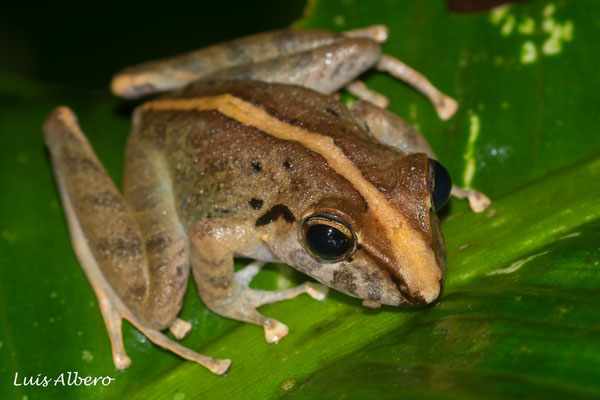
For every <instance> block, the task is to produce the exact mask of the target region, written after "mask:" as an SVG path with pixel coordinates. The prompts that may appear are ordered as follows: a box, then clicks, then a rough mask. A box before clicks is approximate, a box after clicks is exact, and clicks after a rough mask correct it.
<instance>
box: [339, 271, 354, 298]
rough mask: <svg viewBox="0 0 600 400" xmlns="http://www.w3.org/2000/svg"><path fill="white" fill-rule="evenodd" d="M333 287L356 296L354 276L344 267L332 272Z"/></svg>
mask: <svg viewBox="0 0 600 400" xmlns="http://www.w3.org/2000/svg"><path fill="white" fill-rule="evenodd" d="M333 285H334V286H336V287H337V288H339V289H340V290H342V291H344V292H347V293H350V294H356V283H355V282H354V275H353V274H352V272H350V270H349V269H347V268H346V267H342V268H341V269H338V270H336V271H333Z"/></svg>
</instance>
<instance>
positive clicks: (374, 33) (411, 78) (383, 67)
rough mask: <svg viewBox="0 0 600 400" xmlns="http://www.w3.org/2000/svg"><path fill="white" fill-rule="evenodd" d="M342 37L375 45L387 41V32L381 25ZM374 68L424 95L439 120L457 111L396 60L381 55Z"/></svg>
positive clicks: (418, 73)
mask: <svg viewBox="0 0 600 400" xmlns="http://www.w3.org/2000/svg"><path fill="white" fill-rule="evenodd" d="M344 35H346V36H347V37H349V38H357V39H370V40H373V41H375V42H377V43H383V42H385V41H386V40H387V37H388V30H387V27H385V26H383V25H374V26H370V27H367V28H362V29H355V30H352V31H348V32H344ZM375 68H376V69H378V70H379V71H384V72H387V73H389V74H390V75H392V76H393V77H394V78H397V79H400V80H401V81H404V82H406V83H408V84H409V85H411V86H412V87H414V88H415V89H417V90H418V91H419V92H421V93H422V94H423V95H425V96H426V97H427V98H428V99H429V100H430V101H431V103H432V104H433V106H434V108H435V110H436V112H437V114H438V116H439V117H440V118H441V119H443V120H447V119H449V118H450V117H452V116H453V115H454V113H456V110H457V109H458V103H457V102H456V100H454V99H452V98H451V97H449V96H447V95H445V94H444V93H442V92H440V91H439V90H438V89H437V88H436V87H435V86H433V84H432V83H431V82H430V81H429V80H428V79H427V78H426V77H425V76H424V75H423V74H421V73H420V72H418V71H416V70H414V69H412V68H411V67H409V66H408V65H406V64H405V63H403V62H402V61H400V60H398V59H397V58H394V57H392V56H390V55H387V54H383V55H382V56H381V57H380V59H379V61H378V62H377V64H376V65H375ZM353 94H354V93H353ZM355 95H356V94H355ZM371 96H372V95H371ZM357 97H359V98H360V99H362V100H367V101H370V99H369V98H368V97H362V96H360V95H357ZM374 104H377V103H374ZM377 105H379V104H377Z"/></svg>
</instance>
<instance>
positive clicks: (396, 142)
mask: <svg viewBox="0 0 600 400" xmlns="http://www.w3.org/2000/svg"><path fill="white" fill-rule="evenodd" d="M351 110H352V113H353V114H354V115H355V116H356V117H357V118H358V119H359V120H361V121H362V122H363V123H364V124H365V125H366V127H367V129H368V130H369V132H370V133H371V134H372V135H373V136H374V137H375V138H376V139H377V140H378V141H380V142H381V143H385V144H387V145H390V146H394V147H397V148H399V149H400V150H402V151H403V152H405V153H407V154H410V153H425V154H427V156H428V157H429V158H432V159H434V160H436V159H437V157H436V155H435V153H434V152H433V149H432V148H431V146H429V143H427V140H426V139H425V138H424V137H423V135H422V134H421V133H420V132H419V131H418V130H416V129H415V128H414V127H413V126H412V125H411V124H409V123H408V122H406V121H405V120H403V119H402V118H400V117H399V116H397V115H396V114H394V113H391V112H389V111H387V110H383V109H381V108H379V107H376V106H374V105H373V104H371V103H370V102H366V101H356V102H354V104H353V105H352V108H351ZM451 195H452V196H454V197H456V198H458V199H468V200H469V205H470V206H471V209H472V210H473V211H474V212H477V213H479V212H482V211H484V210H485V209H486V208H487V207H488V206H489V205H490V204H491V201H490V199H489V198H488V197H487V196H486V195H485V194H483V193H481V192H480V191H478V190H475V189H464V188H460V187H458V186H456V185H452V191H451Z"/></svg>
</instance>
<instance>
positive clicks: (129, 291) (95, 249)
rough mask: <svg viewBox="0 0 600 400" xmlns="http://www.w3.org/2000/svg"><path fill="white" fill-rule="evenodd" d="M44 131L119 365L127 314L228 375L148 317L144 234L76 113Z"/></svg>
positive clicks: (177, 324) (61, 112)
mask: <svg viewBox="0 0 600 400" xmlns="http://www.w3.org/2000/svg"><path fill="white" fill-rule="evenodd" d="M44 134H45V137H46V143H47V145H48V148H49V150H50V155H51V159H52V164H53V169H54V174H55V177H56V182H57V186H58V189H59V191H60V195H61V198H62V202H63V207H64V210H65V214H66V217H67V221H68V225H69V231H70V235H71V240H72V243H73V248H74V250H75V254H76V255H77V258H78V259H79V262H80V264H81V267H82V269H83V270H84V272H85V274H86V275H87V277H88V280H89V281H90V284H91V285H92V287H93V289H94V292H95V293H96V296H97V298H98V303H99V305H100V309H101V311H102V315H103V317H104V320H105V323H106V327H107V331H108V334H109V338H110V341H111V344H112V349H113V359H114V362H115V366H116V367H117V368H118V369H123V368H127V367H128V366H129V365H130V363H131V360H130V358H129V357H128V356H127V354H126V352H125V348H124V345H123V338H122V334H121V320H122V319H123V318H124V319H126V320H128V321H129V322H131V323H132V324H133V325H134V326H135V327H136V328H137V329H139V330H140V331H141V332H142V333H143V334H144V335H146V336H147V337H148V338H149V339H150V340H151V341H152V342H154V343H156V344H158V345H159V346H161V347H164V348H166V349H168V350H171V351H172V352H174V353H176V354H178V355H180V356H181V357H184V358H186V359H189V360H193V361H196V362H198V363H200V364H202V365H203V366H205V367H206V368H208V369H209V370H211V371H212V372H214V373H217V374H224V373H225V372H226V371H227V369H228V368H229V365H230V361H229V360H216V359H213V358H211V357H207V356H203V355H201V354H198V353H196V352H194V351H192V350H190V349H187V348H185V347H183V346H181V345H180V344H178V343H176V342H173V341H172V340H170V339H169V338H167V337H166V336H165V335H164V334H163V333H161V332H160V329H161V327H160V326H158V327H157V325H156V323H153V322H155V321H152V320H149V318H148V313H147V306H148V300H147V299H148V294H152V291H151V289H152V279H149V277H148V275H149V268H148V258H147V256H146V242H145V241H144V235H143V233H142V231H141V230H140V228H139V226H138V224H137V221H136V220H135V217H134V215H133V214H132V213H131V211H130V209H129V206H128V205H127V204H126V202H125V201H124V200H123V197H122V196H121V195H120V193H119V192H118V190H117V189H116V187H115V186H114V184H113V182H112V181H111V179H110V177H109V176H108V174H107V173H106V171H105V170H104V168H103V167H102V165H101V163H100V161H99V160H98V158H97V157H96V155H95V154H94V152H93V151H92V149H91V146H90V145H89V143H88V141H87V139H86V138H85V136H84V135H83V132H81V130H80V129H79V126H78V125H77V121H76V118H75V115H74V114H73V112H72V111H71V110H69V109H68V108H66V107H59V108H57V109H56V110H55V111H54V112H53V113H52V114H51V115H50V116H49V117H48V119H47V121H46V123H45V124H44ZM150 270H151V268H150ZM150 297H152V296H150ZM150 304H151V303H150ZM170 322H171V325H173V329H175V330H176V332H178V333H182V332H183V331H185V330H186V329H185V324H183V328H182V327H181V325H182V322H181V321H180V320H177V319H175V315H173V316H172V318H171V321H170Z"/></svg>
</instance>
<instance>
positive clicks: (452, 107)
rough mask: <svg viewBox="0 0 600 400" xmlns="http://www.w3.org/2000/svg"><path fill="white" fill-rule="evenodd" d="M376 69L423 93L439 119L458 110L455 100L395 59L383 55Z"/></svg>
mask: <svg viewBox="0 0 600 400" xmlns="http://www.w3.org/2000/svg"><path fill="white" fill-rule="evenodd" d="M376 68H377V69H378V70H380V71H385V72H387V73H389V74H390V75H392V76H393V77H395V78H398V79H400V80H402V81H404V82H406V83H408V84H409V85H411V86H412V87H414V88H415V89H417V90H418V91H419V92H421V93H423V94H424V95H425V96H426V97H427V98H428V99H429V101H431V103H432V104H433V107H434V108H435V111H436V112H437V114H438V116H439V117H440V119H443V120H447V119H449V118H450V117H452V116H453V115H454V113H456V110H457V109H458V103H457V102H456V100H454V99H452V98H451V97H449V96H446V95H445V94H444V93H442V92H440V91H439V90H438V89H437V88H436V87H435V86H433V84H432V83H431V82H429V80H428V79H427V78H426V77H425V76H423V74H421V73H420V72H418V71H416V70H414V69H412V68H411V67H409V66H408V65H406V64H404V63H403V62H402V61H400V60H398V59H397V58H394V57H392V56H389V55H387V54H384V55H382V56H381V59H380V60H379V62H378V63H377V66H376Z"/></svg>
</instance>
